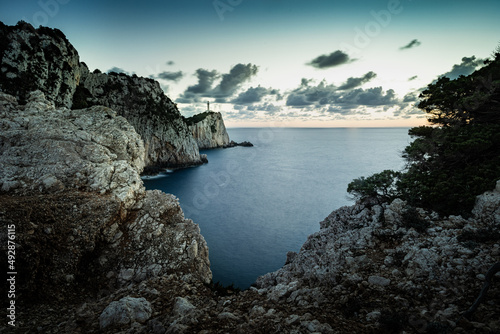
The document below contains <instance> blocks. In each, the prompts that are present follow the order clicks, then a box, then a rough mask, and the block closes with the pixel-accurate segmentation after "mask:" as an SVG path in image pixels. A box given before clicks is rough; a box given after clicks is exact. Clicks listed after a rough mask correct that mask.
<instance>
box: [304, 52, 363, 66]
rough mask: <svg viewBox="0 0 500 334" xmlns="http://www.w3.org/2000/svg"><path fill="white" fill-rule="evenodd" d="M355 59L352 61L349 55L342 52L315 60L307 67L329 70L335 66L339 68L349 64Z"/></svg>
mask: <svg viewBox="0 0 500 334" xmlns="http://www.w3.org/2000/svg"><path fill="white" fill-rule="evenodd" d="M354 60H355V59H351V58H350V57H349V55H348V54H347V53H344V52H342V51H340V50H337V51H335V52H332V53H330V54H329V55H321V56H319V57H316V58H314V59H313V60H311V62H309V63H308V64H307V65H311V66H313V67H316V68H329V67H334V66H339V65H342V64H347V63H350V62H352V61H354Z"/></svg>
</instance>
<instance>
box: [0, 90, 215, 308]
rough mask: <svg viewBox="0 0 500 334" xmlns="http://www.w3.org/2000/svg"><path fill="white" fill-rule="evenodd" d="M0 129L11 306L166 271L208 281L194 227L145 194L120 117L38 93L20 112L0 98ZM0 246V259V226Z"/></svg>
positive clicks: (140, 149)
mask: <svg viewBox="0 0 500 334" xmlns="http://www.w3.org/2000/svg"><path fill="white" fill-rule="evenodd" d="M0 129H1V136H0V171H1V173H0V221H1V223H2V226H4V227H5V226H8V225H10V226H15V231H16V244H17V253H16V254H17V256H16V271H17V272H18V280H17V285H16V288H17V295H18V298H17V299H18V300H28V299H29V298H33V299H34V300H36V298H37V297H46V296H48V295H50V296H51V298H50V299H51V300H54V298H56V299H61V300H65V298H67V296H66V294H70V295H71V293H72V292H75V291H78V289H83V290H92V291H98V290H99V289H106V290H109V289H116V288H119V287H121V286H125V285H127V284H130V283H131V282H141V281H144V280H145V279H149V278H152V277H157V276H164V275H168V274H172V273H176V275H179V277H186V279H188V278H191V277H192V278H193V279H196V280H199V281H200V282H205V283H208V282H210V280H211V271H210V267H209V260H208V248H207V245H206V242H205V240H204V238H203V237H202V236H201V234H200V230H199V228H198V226H197V225H196V224H194V223H193V222H192V221H191V220H187V219H185V218H184V215H183V212H182V210H181V208H180V206H179V204H178V201H177V199H176V198H175V197H174V196H173V195H167V194H165V193H162V192H160V191H145V189H144V186H143V184H142V180H141V179H140V176H139V175H140V173H141V171H142V169H143V167H144V157H145V151H144V145H143V141H142V140H141V138H140V136H139V135H138V134H137V133H136V131H135V130H134V128H133V127H132V126H131V125H130V124H129V122H128V121H127V120H126V119H125V118H123V117H121V116H118V115H117V114H116V112H114V111H113V110H111V109H109V108H107V107H103V106H95V107H91V108H87V109H80V110H69V109H67V108H56V107H55V106H54V104H53V102H52V101H48V100H46V99H45V98H44V95H43V93H42V92H40V91H37V92H34V93H32V94H31V95H29V97H28V103H27V104H26V105H25V106H23V105H19V104H18V103H17V101H16V99H15V98H14V97H13V96H10V95H6V94H4V93H0ZM0 240H1V244H2V246H1V248H2V251H6V247H7V229H6V228H3V229H2V231H1V232H0ZM75 289H76V290H75ZM80 292H82V291H80ZM80 292H79V293H80ZM82 293H83V292H82Z"/></svg>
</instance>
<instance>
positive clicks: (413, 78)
mask: <svg viewBox="0 0 500 334" xmlns="http://www.w3.org/2000/svg"><path fill="white" fill-rule="evenodd" d="M417 78H418V75H414V76H412V77H411V78H408V81H413V80H415V79H417Z"/></svg>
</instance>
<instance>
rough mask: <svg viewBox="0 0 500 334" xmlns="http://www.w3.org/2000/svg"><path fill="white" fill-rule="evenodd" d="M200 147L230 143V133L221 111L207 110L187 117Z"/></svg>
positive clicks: (214, 146)
mask: <svg viewBox="0 0 500 334" xmlns="http://www.w3.org/2000/svg"><path fill="white" fill-rule="evenodd" d="M186 123H187V124H188V125H189V129H190V130H191V133H192V134H193V137H194V139H195V140H196V142H197V143H198V147H199V148H200V149H207V148H217V147H224V146H227V145H229V135H228V133H227V131H226V126H225V125H224V120H223V119H222V114H221V113H220V112H213V111H207V112H204V113H201V114H198V115H194V116H193V117H190V118H188V119H186Z"/></svg>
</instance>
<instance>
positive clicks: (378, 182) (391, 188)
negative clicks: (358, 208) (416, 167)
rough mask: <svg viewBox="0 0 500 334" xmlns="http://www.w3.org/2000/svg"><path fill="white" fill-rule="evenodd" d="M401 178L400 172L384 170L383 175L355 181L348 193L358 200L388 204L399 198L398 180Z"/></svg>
mask: <svg viewBox="0 0 500 334" xmlns="http://www.w3.org/2000/svg"><path fill="white" fill-rule="evenodd" d="M399 177H400V173H399V172H395V171H392V170H384V171H383V172H381V173H377V174H373V175H372V176H369V177H366V178H365V177H363V176H362V177H360V178H357V179H354V180H353V181H352V182H351V183H349V185H348V186H347V192H348V193H350V194H351V195H353V196H354V197H355V198H356V199H360V200H367V199H374V200H376V201H377V202H379V203H382V202H388V201H391V200H393V199H394V198H396V197H398V195H399V193H398V190H397V187H396V180H397V179H398V178H399Z"/></svg>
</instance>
